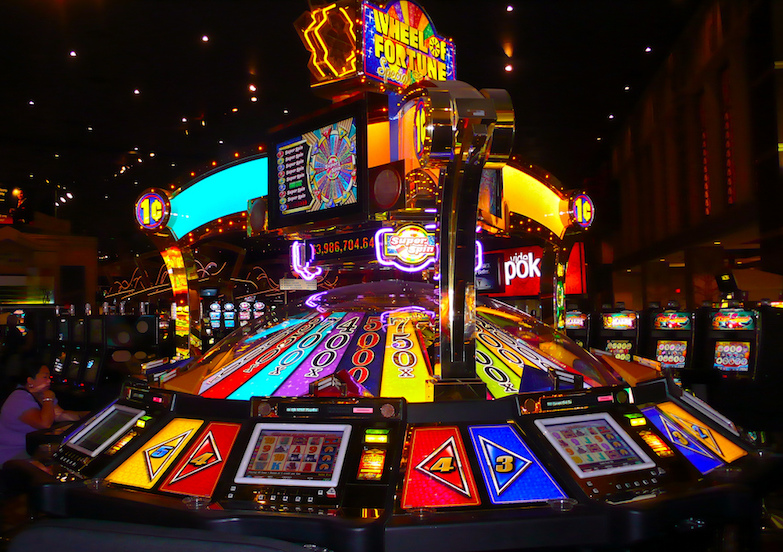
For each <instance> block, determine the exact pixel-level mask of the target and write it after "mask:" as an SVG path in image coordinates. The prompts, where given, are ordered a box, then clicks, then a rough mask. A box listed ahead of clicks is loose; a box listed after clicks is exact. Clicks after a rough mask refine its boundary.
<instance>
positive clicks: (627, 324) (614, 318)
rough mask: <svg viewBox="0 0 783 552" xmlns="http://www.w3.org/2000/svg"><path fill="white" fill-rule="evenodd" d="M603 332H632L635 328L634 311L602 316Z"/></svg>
mask: <svg viewBox="0 0 783 552" xmlns="http://www.w3.org/2000/svg"><path fill="white" fill-rule="evenodd" d="M603 322H604V329H605V330H633V329H635V328H636V313H635V312H634V311H622V312H612V313H607V314H604V315H603Z"/></svg>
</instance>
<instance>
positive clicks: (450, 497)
mask: <svg viewBox="0 0 783 552" xmlns="http://www.w3.org/2000/svg"><path fill="white" fill-rule="evenodd" d="M479 504H481V499H480V498H479V496H478V491H477V490H476V482H475V479H474V477H473V472H471V470H470V462H469V461H468V456H467V453H466V451H465V445H464V444H463V442H462V437H461V436H460V433H459V429H458V428H456V427H453V426H452V427H449V426H445V427H417V428H414V429H413V435H412V437H411V445H410V455H409V458H408V467H407V473H406V476H405V487H404V489H403V492H402V507H403V508H442V507H453V506H478V505H479Z"/></svg>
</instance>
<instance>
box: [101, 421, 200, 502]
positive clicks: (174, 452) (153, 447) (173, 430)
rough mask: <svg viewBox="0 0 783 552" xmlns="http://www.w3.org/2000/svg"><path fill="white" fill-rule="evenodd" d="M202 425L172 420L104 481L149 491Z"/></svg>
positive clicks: (196, 422)
mask: <svg viewBox="0 0 783 552" xmlns="http://www.w3.org/2000/svg"><path fill="white" fill-rule="evenodd" d="M203 423H204V422H203V421H202V420H190V419H187V418H174V419H173V420H171V421H170V422H169V423H168V425H166V427H164V428H163V429H162V430H160V431H159V432H158V433H157V434H156V435H155V436H154V437H153V438H152V439H150V440H149V441H147V443H146V444H145V445H144V446H143V447H142V448H141V449H139V450H137V451H136V452H135V453H133V454H132V455H131V457H130V458H128V459H127V460H126V461H125V462H123V463H122V464H120V466H119V467H118V468H117V469H116V470H114V471H113V472H112V473H110V474H109V476H108V477H107V478H106V481H109V482H111V483H119V484H121V485H128V486H130V487H138V488H141V489H151V488H152V487H153V486H155V484H156V483H157V481H158V479H160V477H161V476H162V475H163V473H165V471H166V469H167V468H168V467H169V466H170V465H171V463H172V462H173V461H174V460H175V459H176V458H177V456H178V455H179V453H180V452H181V451H182V450H183V449H184V448H185V445H187V444H188V442H189V441H190V439H191V438H192V437H193V436H194V435H195V434H196V431H197V430H198V428H199V427H201V424H203Z"/></svg>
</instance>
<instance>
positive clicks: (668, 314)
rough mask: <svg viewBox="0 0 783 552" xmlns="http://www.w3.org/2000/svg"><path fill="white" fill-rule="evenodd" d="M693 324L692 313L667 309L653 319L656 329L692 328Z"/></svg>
mask: <svg viewBox="0 0 783 552" xmlns="http://www.w3.org/2000/svg"><path fill="white" fill-rule="evenodd" d="M691 326H692V324H691V315H690V314H688V313H687V312H675V311H665V312H662V313H660V314H658V315H656V316H655V320H653V328H654V329H656V330H690V329H691Z"/></svg>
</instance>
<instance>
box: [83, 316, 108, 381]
mask: <svg viewBox="0 0 783 552" xmlns="http://www.w3.org/2000/svg"><path fill="white" fill-rule="evenodd" d="M104 319H105V317H103V316H90V317H89V318H87V352H86V355H85V360H84V368H83V369H82V371H81V374H80V378H79V381H78V385H79V387H81V388H83V389H85V390H88V391H91V390H94V389H96V388H97V387H98V386H99V385H100V381H101V380H100V378H101V376H102V372H101V371H102V368H103V364H104V361H105V356H106V337H105V333H104V330H105V324H104Z"/></svg>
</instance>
